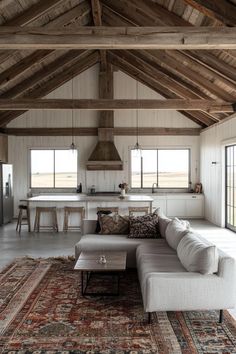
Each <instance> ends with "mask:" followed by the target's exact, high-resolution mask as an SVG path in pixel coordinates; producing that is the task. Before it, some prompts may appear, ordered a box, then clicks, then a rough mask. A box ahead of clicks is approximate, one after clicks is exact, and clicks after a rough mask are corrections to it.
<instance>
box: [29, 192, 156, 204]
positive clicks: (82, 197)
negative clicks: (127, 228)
mask: <svg viewBox="0 0 236 354" xmlns="http://www.w3.org/2000/svg"><path fill="white" fill-rule="evenodd" d="M25 200H26V201H27V202H30V203H31V202H98V201H101V202H113V201H116V202H117V201H119V202H121V203H122V202H152V201H153V198H152V197H150V196H148V195H142V194H127V195H126V196H125V198H123V199H121V198H120V197H119V196H88V195H86V194H71V195H69V194H67V195H63V194H61V195H59V194H57V195H52V194H50V195H39V196H37V197H32V198H27V199H25Z"/></svg>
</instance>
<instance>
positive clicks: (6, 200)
mask: <svg viewBox="0 0 236 354" xmlns="http://www.w3.org/2000/svg"><path fill="white" fill-rule="evenodd" d="M12 219H13V183H12V165H9V164H4V163H2V164H0V225H3V224H7V223H9V222H11V221H12Z"/></svg>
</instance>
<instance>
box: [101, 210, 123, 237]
mask: <svg viewBox="0 0 236 354" xmlns="http://www.w3.org/2000/svg"><path fill="white" fill-rule="evenodd" d="M99 223H100V227H101V231H100V232H99V233H100V234H102V235H112V234H113V235H120V234H125V235H127V234H128V233H129V217H128V216H121V215H119V214H114V215H113V216H110V215H100V216H99Z"/></svg>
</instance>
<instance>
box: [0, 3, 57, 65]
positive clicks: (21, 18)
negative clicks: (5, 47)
mask: <svg viewBox="0 0 236 354" xmlns="http://www.w3.org/2000/svg"><path fill="white" fill-rule="evenodd" d="M63 2H64V1H63V0H48V1H45V0H40V1H39V2H37V3H36V4H34V5H32V6H31V7H30V8H29V9H27V10H26V11H24V12H22V13H21V14H19V15H18V16H17V17H14V18H13V19H11V20H9V21H7V22H6V23H4V26H21V27H23V26H26V25H30V24H31V23H32V22H34V21H35V20H37V19H38V18H39V17H41V16H43V15H44V14H45V13H46V12H48V11H50V10H52V9H53V8H55V7H56V6H58V5H60V4H61V3H63ZM10 55H11V54H10V53H9V51H8V52H4V53H0V62H3V61H5V60H7V58H8V57H9V56H10Z"/></svg>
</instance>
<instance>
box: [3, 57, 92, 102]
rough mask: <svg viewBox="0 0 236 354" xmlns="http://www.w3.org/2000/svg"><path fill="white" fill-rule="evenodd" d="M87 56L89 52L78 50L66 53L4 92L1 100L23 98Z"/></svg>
mask: <svg viewBox="0 0 236 354" xmlns="http://www.w3.org/2000/svg"><path fill="white" fill-rule="evenodd" d="M87 54H88V52H86V51H77V50H72V51H69V52H67V53H65V54H64V55H62V56H61V57H59V58H57V59H56V60H54V61H53V62H51V63H50V64H48V65H47V66H45V67H43V68H42V69H40V70H39V71H38V72H36V73H34V75H33V77H28V78H26V79H25V80H23V81H22V82H20V83H19V84H17V85H16V86H13V87H12V88H11V89H9V90H8V91H6V92H4V93H3V94H2V95H0V98H13V97H18V96H22V95H23V94H24V93H25V92H26V91H27V90H29V89H30V88H31V87H34V85H36V84H38V83H40V81H42V80H43V79H46V78H47V77H49V76H51V75H53V74H54V72H56V71H57V70H58V69H60V68H62V67H63V66H64V65H67V64H69V63H73V62H74V61H77V60H78V59H79V58H81V59H82V58H83V57H84V56H86V55H87Z"/></svg>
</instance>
